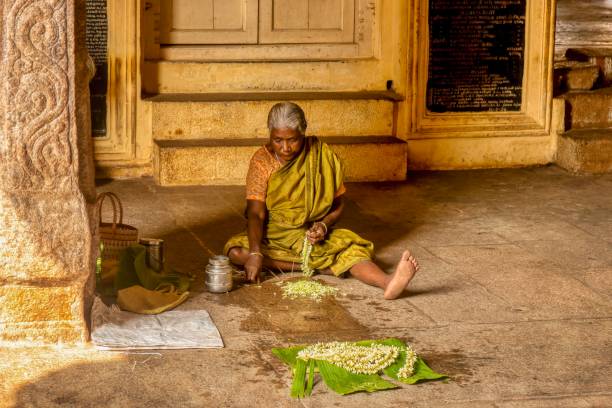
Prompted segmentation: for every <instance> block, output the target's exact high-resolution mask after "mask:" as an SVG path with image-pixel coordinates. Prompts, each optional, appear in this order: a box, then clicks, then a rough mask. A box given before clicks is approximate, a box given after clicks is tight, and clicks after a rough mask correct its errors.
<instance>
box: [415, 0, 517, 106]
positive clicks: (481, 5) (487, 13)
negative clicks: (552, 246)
mask: <svg viewBox="0 0 612 408" xmlns="http://www.w3.org/2000/svg"><path fill="white" fill-rule="evenodd" d="M525 2H526V0H429V66H428V81H427V109H428V110H429V111H430V112H483V111H484V112H486V111H519V110H520V109H521V96H522V81H523V60H524V49H525V48H524V46H525Z"/></svg>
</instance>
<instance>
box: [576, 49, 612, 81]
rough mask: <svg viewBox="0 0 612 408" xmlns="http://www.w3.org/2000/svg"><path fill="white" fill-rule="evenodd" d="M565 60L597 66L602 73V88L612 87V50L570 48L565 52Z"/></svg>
mask: <svg viewBox="0 0 612 408" xmlns="http://www.w3.org/2000/svg"><path fill="white" fill-rule="evenodd" d="M565 58H567V59H568V60H570V61H580V62H590V63H591V64H593V65H597V66H598V67H599V70H600V72H601V84H600V86H602V87H605V86H610V85H612V48H608V47H600V48H569V49H568V50H567V51H565Z"/></svg>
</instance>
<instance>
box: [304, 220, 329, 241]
mask: <svg viewBox="0 0 612 408" xmlns="http://www.w3.org/2000/svg"><path fill="white" fill-rule="evenodd" d="M325 233H326V231H325V227H324V226H323V224H322V223H320V222H315V223H314V224H312V227H310V229H309V230H308V231H306V237H307V238H308V242H310V243H311V244H313V245H314V244H316V243H317V242H319V241H323V240H324V239H325Z"/></svg>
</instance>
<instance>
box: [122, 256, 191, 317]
mask: <svg viewBox="0 0 612 408" xmlns="http://www.w3.org/2000/svg"><path fill="white" fill-rule="evenodd" d="M145 256H146V248H145V247H144V246H142V245H132V246H130V247H128V248H126V249H124V250H123V252H122V253H121V257H120V260H119V270H118V271H117V274H116V275H115V281H114V286H115V290H116V292H117V294H118V297H119V298H120V299H118V303H119V306H120V307H121V308H122V309H124V310H128V311H130V312H134V313H143V314H157V313H161V312H163V311H165V310H168V309H170V308H173V307H176V306H177V305H178V304H180V303H182V302H184V301H185V300H186V299H187V296H188V295H189V292H188V290H189V287H190V285H191V281H192V278H189V277H186V276H184V275H181V274H179V273H177V272H175V271H167V270H166V268H165V267H164V271H162V272H156V271H155V270H153V269H151V268H149V267H148V266H147V264H146V261H145ZM135 287H142V288H144V290H136V289H137V288H135ZM128 289H129V290H128Z"/></svg>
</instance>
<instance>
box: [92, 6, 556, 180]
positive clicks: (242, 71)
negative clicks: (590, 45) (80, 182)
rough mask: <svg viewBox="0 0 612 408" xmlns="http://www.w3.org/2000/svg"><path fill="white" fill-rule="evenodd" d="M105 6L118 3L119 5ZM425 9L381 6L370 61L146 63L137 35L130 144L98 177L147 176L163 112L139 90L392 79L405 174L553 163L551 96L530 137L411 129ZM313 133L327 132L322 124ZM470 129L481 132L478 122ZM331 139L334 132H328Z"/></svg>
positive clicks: (540, 97)
mask: <svg viewBox="0 0 612 408" xmlns="http://www.w3.org/2000/svg"><path fill="white" fill-rule="evenodd" d="M110 1H111V2H115V3H117V4H118V3H119V0H110ZM130 2H135V3H137V6H138V7H133V8H126V12H127V13H132V12H133V13H134V14H135V15H134V14H132V15H130V16H129V18H125V19H124V20H123V24H125V25H127V26H131V25H134V27H135V30H136V32H137V33H141V32H142V31H143V30H144V28H143V24H142V23H143V22H142V19H141V17H140V16H141V14H142V13H143V12H142V6H143V4H142V1H139V0H130V1H128V3H130ZM425 3H426V0H413V1H408V0H397V1H390V0H380V1H379V8H378V9H377V13H376V24H375V32H376V35H375V36H374V44H375V45H374V50H375V52H374V54H375V57H374V58H369V59H362V60H345V61H310V62H300V61H293V62H278V61H277V62H254V63H247V62H225V63H223V62H208V63H207V62H200V63H196V62H175V61H173V62H169V61H151V60H148V61H145V60H144V57H143V53H142V47H141V45H140V44H141V43H140V41H143V39H142V38H140V36H137V37H135V38H134V40H135V43H134V44H132V47H131V48H130V49H131V50H132V52H131V53H129V52H128V55H126V57H127V58H133V60H132V61H133V62H135V63H134V64H132V65H131V70H132V72H131V74H132V75H133V79H132V82H131V83H132V85H133V87H134V89H133V91H134V95H135V98H134V100H130V102H129V103H130V104H132V105H133V119H134V124H133V126H132V127H130V128H129V129H128V130H127V131H126V132H127V133H129V134H128V135H127V136H126V137H128V138H129V139H130V140H129V143H128V144H129V146H130V151H129V153H127V154H125V153H122V154H117V155H115V156H114V157H113V154H112V152H108V151H105V152H104V154H102V153H100V152H98V151H97V154H96V158H97V163H98V166H99V167H100V169H99V176H119V177H131V176H139V175H151V174H152V163H153V154H154V149H153V136H152V134H153V132H154V130H153V125H152V123H153V118H152V115H153V113H155V114H156V115H161V114H163V111H161V112H160V111H159V110H156V109H154V108H153V106H152V103H151V102H147V101H142V100H141V99H140V98H139V95H140V92H141V91H144V92H149V93H158V92H162V93H176V92H180V93H199V92H255V91H256V92H262V91H360V90H384V89H385V85H386V82H387V80H392V81H393V84H394V90H395V91H396V92H398V93H400V94H402V95H404V96H405V97H406V99H405V101H404V102H401V103H399V104H398V106H397V110H396V114H395V118H394V120H395V121H396V123H395V126H394V128H395V129H396V134H395V135H394V136H396V137H398V138H401V139H404V140H407V141H408V155H409V159H408V161H409V163H408V166H409V168H410V169H466V168H487V167H516V166H529V165H535V164H545V163H549V162H551V161H552V158H553V156H554V151H555V150H554V149H555V137H556V134H555V132H551V131H550V130H549V129H550V126H549V120H550V119H549V116H550V110H549V108H548V106H549V105H550V95H549V94H548V93H547V92H546V91H545V90H542V91H541V92H539V93H538V94H537V95H536V94H533V96H532V99H533V100H530V101H528V104H529V106H531V109H532V110H533V111H537V110H538V109H539V110H540V111H541V112H542V115H543V116H542V115H540V116H539V117H538V119H537V120H534V123H535V122H538V121H539V123H535V124H534V127H533V131H530V132H525V131H517V132H516V134H512V131H510V132H508V128H506V131H505V132H504V134H503V135H502V134H501V133H500V136H497V135H496V132H495V130H494V131H491V130H490V126H489V131H488V133H487V134H485V133H480V134H479V133H478V132H476V133H474V132H473V130H474V127H472V128H471V129H470V131H466V132H464V134H462V132H461V131H460V130H459V131H458V132H452V133H450V132H449V134H448V136H446V135H445V134H444V133H443V132H442V133H438V134H435V135H434V136H433V137H429V136H427V135H426V134H425V135H424V134H423V133H422V132H421V131H420V130H419V129H417V128H416V126H415V122H416V118H417V116H418V115H417V114H416V111H417V109H416V107H417V105H416V104H418V103H421V102H419V97H420V96H419V91H418V88H419V87H418V84H419V83H421V82H422V81H423V72H422V71H423V68H422V66H421V67H420V66H419V58H420V57H422V56H423V55H424V53H425V52H426V49H425V48H423V46H422V44H420V45H419V42H420V41H422V38H423V37H422V35H424V34H423V29H422V24H421V23H420V22H422V21H423V8H422V7H421V6H423V4H425ZM122 4H123V3H122ZM543 7H548V8H550V7H552V6H551V0H547V1H545V5H544V6H543ZM139 9H140V10H141V12H140V13H136V11H135V10H139ZM551 18H554V16H552V15H551V14H550V13H549V14H546V15H545V16H544V17H542V23H541V26H542V28H541V29H542V30H543V31H542V33H541V36H543V37H546V36H548V37H550V38H552V33H551V32H550V30H551V28H550V27H547V26H546V24H545V22H546V21H549V20H550V19H551ZM419 24H421V26H420V25H419ZM531 37H533V35H532V36H531ZM532 39H533V38H532ZM542 43H543V44H545V42H542ZM128 48H129V47H128ZM534 48H535V47H534V46H531V50H532V54H533V55H530V56H528V58H527V59H528V60H530V61H531V62H530V64H531V67H532V69H531V71H532V73H531V75H532V76H531V78H535V76H536V75H537V76H540V77H542V76H545V77H546V78H544V79H543V82H544V85H541V84H540V82H542V81H540V82H537V84H539V85H538V86H539V87H540V88H542V89H544V88H546V84H547V83H548V82H549V77H550V71H551V70H552V68H551V66H550V65H549V64H548V63H547V61H549V60H550V61H552V53H551V51H552V50H551V49H549V48H545V47H542V48H541V49H536V50H535V51H534ZM110 51H112V50H110ZM536 51H537V52H536ZM111 54H112V52H111ZM129 74H130V73H125V74H123V75H124V76H125V78H123V79H122V78H118V79H117V81H116V83H115V86H117V87H119V85H121V81H122V80H123V81H124V82H125V81H126V80H127V79H128V78H127V77H128V76H129ZM112 86H113V85H112V84H111V87H112ZM531 88H534V86H531ZM123 91H124V92H125V91H129V90H126V89H123ZM113 95H114V92H111V93H110V97H111V98H113V97H114V96H113ZM313 103H314V102H313ZM245 105H246V106H248V104H245ZM536 105H537V106H536ZM128 114H129V112H128ZM542 118H544V119H543V121H542ZM123 119H125V118H123ZM264 121H265V118H262V126H264V125H265V123H264ZM523 122H524V121H523ZM523 122H521V123H523ZM316 126H318V127H324V126H323V125H320V124H318V125H316ZM474 126H475V129H478V123H477V122H476V123H475V125H474ZM342 131H343V129H337V132H336V133H338V134H343V133H342ZM330 132H331V133H334V131H333V129H331V130H330ZM508 133H510V134H508ZM110 137H111V138H112V137H113V135H112V134H111V135H110Z"/></svg>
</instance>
